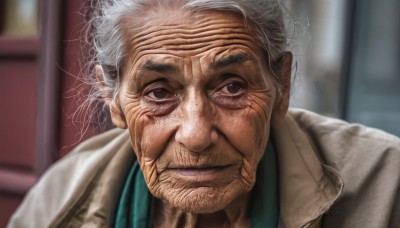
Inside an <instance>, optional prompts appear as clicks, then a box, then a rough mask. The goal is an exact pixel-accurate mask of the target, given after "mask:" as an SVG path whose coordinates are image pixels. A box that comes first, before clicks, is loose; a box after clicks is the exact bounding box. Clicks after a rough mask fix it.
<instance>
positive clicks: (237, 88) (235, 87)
mask: <svg viewBox="0 0 400 228" xmlns="http://www.w3.org/2000/svg"><path fill="white" fill-rule="evenodd" d="M243 90H244V86H243V85H242V84H240V83H230V84H227V85H226V86H224V87H223V88H222V90H221V91H222V92H223V93H226V94H230V95H235V94H238V93H241V92H243Z"/></svg>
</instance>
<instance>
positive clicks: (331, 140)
mask: <svg viewBox="0 0 400 228" xmlns="http://www.w3.org/2000/svg"><path fill="white" fill-rule="evenodd" d="M288 115H290V116H292V117H293V119H295V121H296V122H297V124H298V125H299V127H300V128H301V129H302V130H303V131H304V132H305V133H306V135H307V136H308V139H309V141H310V143H311V144H313V145H314V148H315V151H316V153H317V154H318V156H319V157H320V159H321V162H323V163H325V164H327V165H329V166H331V167H334V168H335V169H337V170H338V171H339V173H340V175H341V176H342V178H343V180H344V189H343V194H342V196H341V197H340V198H339V199H338V200H337V202H335V204H334V206H333V207H332V209H331V210H330V211H329V213H328V214H327V215H326V216H325V219H324V224H325V226H326V227H330V226H329V224H334V226H332V227H361V226H363V227H365V226H367V227H392V226H393V224H399V223H400V218H398V217H395V216H394V215H395V214H398V213H400V211H399V210H400V200H399V197H400V165H399V164H400V139H399V138H398V137H396V136H394V135H391V134H389V133H386V132H384V131H381V130H379V129H375V128H370V127H367V126H363V125H360V124H351V123H348V122H346V121H343V120H338V119H335V118H329V117H324V116H321V115H318V114H315V113H312V112H309V111H305V110H300V109H292V110H290V112H289V114H288ZM338 221H339V222H338Z"/></svg>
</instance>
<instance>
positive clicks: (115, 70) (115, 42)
mask: <svg viewBox="0 0 400 228" xmlns="http://www.w3.org/2000/svg"><path fill="white" fill-rule="evenodd" d="M168 4H173V5H174V6H180V7H181V9H183V10H188V11H193V12H198V11H205V10H216V11H230V12H235V13H238V14H240V15H242V17H243V18H244V20H245V23H246V25H247V26H248V28H249V29H250V28H251V30H252V32H253V33H254V35H255V36H256V37H255V38H257V39H258V40H259V43H260V44H259V45H260V47H261V48H262V49H263V50H264V52H265V53H266V56H267V60H268V62H269V68H270V70H271V72H272V74H273V77H274V81H275V82H276V84H277V86H279V85H280V84H281V80H280V77H279V74H280V73H279V69H280V64H281V61H280V60H281V59H282V58H281V57H282V54H283V53H284V51H285V50H286V48H287V44H288V39H287V33H286V28H285V18H284V16H285V14H284V9H285V8H284V7H283V5H282V3H281V1H280V0H91V3H90V7H89V8H90V11H91V14H90V16H89V22H88V25H89V26H88V28H89V29H88V31H89V32H88V33H87V34H90V36H88V37H89V40H88V41H89V42H90V43H91V45H90V44H89V45H90V46H91V47H92V55H93V56H92V59H91V61H90V63H89V64H90V65H91V67H89V69H91V71H92V72H91V73H90V74H88V75H89V76H91V75H93V69H94V66H96V65H100V66H102V69H103V72H102V73H103V80H104V82H103V86H100V85H99V83H98V81H97V80H96V77H91V78H90V80H89V83H90V84H91V86H92V87H93V88H92V89H91V92H90V94H89V97H88V98H89V99H88V102H89V103H91V102H92V101H94V100H99V98H101V97H102V96H104V94H110V95H111V97H112V98H113V99H114V98H115V96H116V95H117V94H118V91H119V87H120V81H119V80H120V77H119V75H120V70H121V68H122V66H123V64H124V61H125V57H126V56H127V51H128V50H127V48H126V47H125V45H124V39H123V31H122V30H123V28H122V27H123V26H122V22H123V19H124V17H125V16H127V15H128V14H129V15H136V14H139V13H143V11H145V9H149V8H151V7H154V6H159V5H168ZM104 85H105V86H104Z"/></svg>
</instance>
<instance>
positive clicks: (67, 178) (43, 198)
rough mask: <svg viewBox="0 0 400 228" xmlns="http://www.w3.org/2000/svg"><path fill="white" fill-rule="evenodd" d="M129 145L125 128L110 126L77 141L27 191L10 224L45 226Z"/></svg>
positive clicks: (11, 225) (71, 202)
mask: <svg viewBox="0 0 400 228" xmlns="http://www.w3.org/2000/svg"><path fill="white" fill-rule="evenodd" d="M124 146H125V147H129V134H128V132H127V131H126V130H120V129H113V130H110V131H107V132H105V133H102V134H100V135H97V136H94V137H92V138H90V139H88V140H86V141H85V142H83V143H82V144H80V145H78V146H77V147H76V148H75V149H74V150H73V151H71V153H69V154H68V155H67V156H65V157H64V158H62V159H61V160H60V161H58V162H56V163H55V164H54V165H53V166H51V167H50V168H49V169H48V170H47V171H46V172H45V173H44V174H43V176H42V177H41V179H40V180H39V181H38V182H37V183H36V184H35V186H34V187H33V188H32V189H31V190H30V191H29V192H28V194H27V195H26V197H25V199H24V201H23V202H22V204H21V205H20V207H19V208H18V209H17V211H16V212H15V213H14V215H13V216H12V218H11V219H10V222H9V227H25V226H26V227H28V226H32V227H47V226H48V225H49V224H50V223H51V221H52V219H53V218H54V217H55V216H56V215H57V214H59V213H60V212H61V211H62V210H63V208H64V207H65V206H67V205H69V204H73V203H74V202H73V201H74V200H75V199H76V198H77V197H78V195H79V194H81V193H82V192H83V189H85V188H87V187H88V186H89V184H90V182H91V180H93V179H94V178H95V176H96V175H97V174H98V173H99V172H100V171H101V169H102V168H104V166H105V165H106V163H107V162H108V161H109V160H110V159H111V158H112V157H113V156H114V154H115V153H116V152H117V151H118V150H119V148H121V147H124Z"/></svg>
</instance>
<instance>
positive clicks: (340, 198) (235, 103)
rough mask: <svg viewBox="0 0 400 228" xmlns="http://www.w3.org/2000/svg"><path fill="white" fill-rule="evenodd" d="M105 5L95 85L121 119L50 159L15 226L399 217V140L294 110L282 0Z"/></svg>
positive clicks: (98, 24)
mask: <svg viewBox="0 0 400 228" xmlns="http://www.w3.org/2000/svg"><path fill="white" fill-rule="evenodd" d="M96 7H97V8H96V10H98V11H99V13H98V14H97V16H96V17H94V18H93V21H92V23H93V25H94V28H95V31H94V32H93V34H92V35H93V37H94V39H93V41H94V45H93V46H94V47H95V50H96V61H97V62H96V63H95V64H96V66H95V68H94V69H95V70H94V71H95V72H94V74H93V75H94V78H96V79H97V84H96V85H95V86H96V87H95V88H96V91H95V94H97V95H99V96H101V97H102V98H103V100H104V102H105V104H106V105H107V106H108V107H109V109H110V111H111V116H112V121H113V123H114V124H115V125H116V126H117V127H118V128H119V129H114V130H111V131H108V132H105V133H103V134H101V135H98V136H96V137H94V138H92V139H90V140H88V141H87V142H85V143H83V144H82V145H80V146H78V147H77V148H76V149H75V151H73V152H72V153H71V154H69V155H68V156H66V157H65V158H64V159H63V160H62V161H60V162H59V163H58V164H56V165H55V166H53V167H52V168H51V169H50V170H49V171H48V172H47V173H46V174H45V175H44V176H43V178H42V180H41V181H39V183H38V184H37V185H36V186H35V187H34V188H33V189H32V190H31V191H30V193H29V194H28V195H27V197H26V198H25V200H24V202H23V204H22V206H21V207H20V208H19V209H18V211H17V212H16V213H15V214H14V216H13V218H12V219H11V221H10V223H9V226H10V227H111V226H114V227H278V226H279V227H321V226H322V227H399V226H400V199H399V197H398V196H399V191H400V190H399V189H400V151H399V148H400V140H399V139H398V138H396V137H394V136H391V135H388V134H386V133H383V132H381V131H378V130H372V129H369V128H366V127H363V126H359V125H350V124H348V123H345V122H343V121H340V120H334V119H329V118H325V117H322V116H319V115H317V114H313V113H310V112H307V111H302V110H290V111H288V100H289V92H290V76H291V68H292V55H291V53H290V52H288V51H287V50H286V44H287V40H286V35H285V26H284V23H283V12H282V8H281V7H282V6H281V4H280V3H279V2H278V1H273V0H252V1H244V0H212V1H208V0H167V1H165V0H112V1H104V3H98V4H97V6H96ZM124 129H127V130H124Z"/></svg>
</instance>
